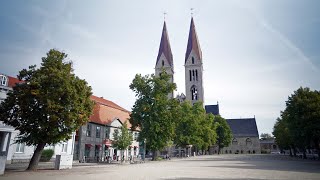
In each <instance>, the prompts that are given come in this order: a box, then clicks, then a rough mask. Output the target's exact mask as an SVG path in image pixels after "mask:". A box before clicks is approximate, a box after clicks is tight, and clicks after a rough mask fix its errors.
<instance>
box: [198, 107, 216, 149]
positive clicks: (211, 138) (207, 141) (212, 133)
mask: <svg viewBox="0 0 320 180" xmlns="http://www.w3.org/2000/svg"><path fill="white" fill-rule="evenodd" d="M213 121H214V116H213V115H212V114H211V113H209V114H207V115H206V117H205V119H203V120H202V121H201V122H200V127H201V135H200V137H201V139H202V140H203V143H202V146H201V150H202V151H209V148H210V146H212V145H214V144H215V143H216V142H217V133H216V127H215V126H214V123H213Z"/></svg>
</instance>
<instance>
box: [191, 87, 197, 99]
mask: <svg viewBox="0 0 320 180" xmlns="http://www.w3.org/2000/svg"><path fill="white" fill-rule="evenodd" d="M191 99H192V100H198V90H197V88H196V87H195V86H192V87H191Z"/></svg>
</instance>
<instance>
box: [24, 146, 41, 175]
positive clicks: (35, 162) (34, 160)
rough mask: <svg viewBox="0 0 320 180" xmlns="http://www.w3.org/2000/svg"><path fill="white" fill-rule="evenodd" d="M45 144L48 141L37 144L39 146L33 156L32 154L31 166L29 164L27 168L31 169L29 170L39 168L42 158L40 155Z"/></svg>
mask: <svg viewBox="0 0 320 180" xmlns="http://www.w3.org/2000/svg"><path fill="white" fill-rule="evenodd" d="M45 145H46V143H39V144H38V145H37V148H36V150H35V151H34V153H33V156H32V158H31V160H30V163H29V166H28V168H27V170H29V171H35V170H37V168H38V163H39V160H40V157H41V153H42V150H43V148H44V146H45Z"/></svg>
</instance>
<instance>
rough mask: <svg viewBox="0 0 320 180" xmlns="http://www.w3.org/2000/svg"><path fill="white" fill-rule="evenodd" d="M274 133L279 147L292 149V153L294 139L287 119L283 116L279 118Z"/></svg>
mask: <svg viewBox="0 0 320 180" xmlns="http://www.w3.org/2000/svg"><path fill="white" fill-rule="evenodd" d="M272 134H273V135H274V137H275V139H276V143H277V144H278V146H279V148H280V149H290V155H292V152H291V147H292V144H293V141H292V138H291V136H290V134H289V129H288V124H287V122H286V120H285V119H283V118H281V117H280V118H277V120H276V123H275V125H274V127H273V132H272Z"/></svg>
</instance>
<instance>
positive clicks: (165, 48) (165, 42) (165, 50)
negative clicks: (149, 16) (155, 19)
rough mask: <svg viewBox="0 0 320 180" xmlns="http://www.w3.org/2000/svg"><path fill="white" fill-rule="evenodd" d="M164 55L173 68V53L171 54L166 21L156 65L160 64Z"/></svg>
mask: <svg viewBox="0 0 320 180" xmlns="http://www.w3.org/2000/svg"><path fill="white" fill-rule="evenodd" d="M162 54H163V55H164V56H165V57H166V59H167V60H168V63H169V64H170V66H171V67H173V57H172V52H171V47H170V42H169V36H168V31H167V26H166V21H164V23H163V29H162V35H161V42H160V47H159V52H158V57H157V62H156V65H157V64H158V61H159V60H160V57H161V55H162Z"/></svg>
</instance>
